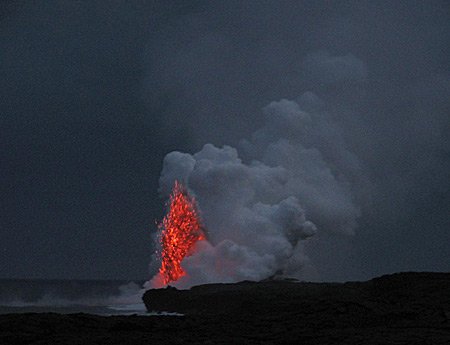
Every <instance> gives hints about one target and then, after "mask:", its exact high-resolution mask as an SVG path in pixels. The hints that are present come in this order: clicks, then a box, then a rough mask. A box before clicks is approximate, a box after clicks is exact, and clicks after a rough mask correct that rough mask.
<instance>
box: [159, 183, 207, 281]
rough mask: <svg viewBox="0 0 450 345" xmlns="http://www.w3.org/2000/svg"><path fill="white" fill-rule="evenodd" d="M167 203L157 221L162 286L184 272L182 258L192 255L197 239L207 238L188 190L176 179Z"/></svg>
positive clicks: (184, 273) (176, 278)
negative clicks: (160, 218) (164, 212)
mask: <svg viewBox="0 0 450 345" xmlns="http://www.w3.org/2000/svg"><path fill="white" fill-rule="evenodd" d="M168 204H169V209H168V213H167V214H166V216H165V217H164V219H163V221H162V223H161V224H159V229H160V234H159V240H160V243H161V251H160V252H159V253H158V257H159V259H160V262H161V267H160V268H159V273H160V276H161V277H162V279H163V281H164V285H166V284H168V283H170V282H173V281H177V280H178V279H180V278H181V277H182V276H184V275H186V272H184V270H183V269H182V268H181V261H182V260H183V259H184V258H185V257H186V256H189V255H192V254H193V250H194V245H195V243H196V242H197V241H202V240H206V234H205V230H204V228H203V226H202V225H201V222H200V216H199V214H198V211H197V207H196V204H195V201H194V199H193V198H192V197H191V196H190V195H189V192H188V190H187V189H186V188H185V187H184V186H182V185H181V184H179V183H178V182H177V181H175V188H174V189H173V192H172V195H171V196H170V200H169V203H168Z"/></svg>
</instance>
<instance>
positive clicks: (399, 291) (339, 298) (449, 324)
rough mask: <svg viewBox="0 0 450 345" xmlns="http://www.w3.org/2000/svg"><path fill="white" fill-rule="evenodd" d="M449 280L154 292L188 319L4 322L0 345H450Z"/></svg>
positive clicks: (154, 303)
mask: <svg viewBox="0 0 450 345" xmlns="http://www.w3.org/2000/svg"><path fill="white" fill-rule="evenodd" d="M449 291H450V274H445V273H401V274H394V275H390V276H383V277H380V278H376V279H373V280H371V281H368V282H362V283H360V282H353V283H345V284H327V283H324V284H315V283H295V282H290V281H272V282H259V283H254V282H253V283H252V282H242V283H238V284H214V285H204V286H198V287H194V288H192V289H191V290H187V291H178V290H175V289H161V290H151V291H148V292H147V293H146V294H145V296H144V301H145V302H146V305H147V307H148V308H149V309H151V310H152V309H156V310H160V311H162V310H168V311H176V312H179V313H183V314H184V316H150V317H149V316H110V317H105V316H97V315H89V314H69V315H62V314H55V313H40V314H37V313H29V314H5V315H0V344H8V345H10V344H18V345H19V344H83V345H85V344H105V345H106V344H107V345H114V344H121V345H122V344H133V345H138V344H145V345H148V344H151V345H155V344H226V345H232V344H236V345H241V344H309V345H323V344H326V345H333V344H336V345H344V344H354V345H361V344H364V345H375V344H376V345H380V344H383V345H386V344H396V345H399V344H407V345H411V344H430V345H437V344H442V345H444V344H446V345H448V344H450V293H449Z"/></svg>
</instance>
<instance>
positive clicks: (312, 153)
mask: <svg viewBox="0 0 450 345" xmlns="http://www.w3.org/2000/svg"><path fill="white" fill-rule="evenodd" d="M263 114H264V117H265V123H264V125H263V126H262V127H261V128H259V129H258V130H256V131H255V132H254V133H253V135H252V137H251V138H250V139H249V140H242V141H241V142H240V145H239V148H237V149H236V148H233V147H230V146H223V147H222V148H219V147H215V146H214V145H212V144H206V145H204V147H203V148H202V150H201V151H199V152H197V153H195V154H193V155H192V154H189V153H181V152H177V151H175V152H171V153H169V154H167V155H166V157H165V158H164V164H163V169H162V173H161V177H160V193H161V195H162V196H163V197H164V198H167V197H168V195H169V194H170V192H171V191H172V189H173V186H174V183H175V181H176V180H177V181H180V182H181V183H183V184H184V185H186V186H187V187H188V188H189V190H190V191H191V192H192V194H193V196H194V197H195V199H196V201H197V202H198V205H199V208H200V211H201V215H202V218H203V223H204V225H205V227H206V228H207V230H208V231H209V242H205V241H202V242H199V244H198V248H197V250H196V251H195V253H194V254H193V255H192V256H189V257H186V258H185V259H184V260H183V262H182V267H183V269H184V270H185V271H186V273H187V275H186V276H184V277H182V278H181V279H180V280H179V281H177V282H175V283H172V284H171V285H174V286H178V287H182V288H183V287H189V286H192V285H197V284H204V283H213V282H236V281H241V280H245V279H249V280H261V279H265V278H268V277H270V276H272V275H274V274H280V273H282V274H283V275H284V276H290V277H296V278H300V279H308V275H310V274H311V272H312V271H313V270H314V263H313V262H311V260H310V259H309V258H308V256H307V254H306V253H305V250H304V244H305V243H306V241H307V240H308V238H310V237H313V236H315V235H316V233H318V232H320V233H321V234H322V235H323V236H324V237H325V238H329V237H333V236H348V235H353V234H354V231H355V227H356V225H357V219H358V217H359V216H360V206H359V205H360V203H361V200H362V199H363V195H362V193H363V192H362V191H363V190H364V188H363V187H364V186H363V185H364V181H365V180H364V177H363V174H362V172H361V166H360V163H359V161H358V159H357V157H356V156H355V155H353V154H352V153H351V152H349V151H347V150H346V148H345V144H344V141H343V139H342V136H341V133H340V128H339V126H338V125H337V124H335V123H333V121H332V119H331V117H330V116H329V114H328V113H327V111H326V107H325V105H324V103H323V102H322V101H321V100H320V99H319V98H318V97H317V96H316V95H314V94H313V93H311V92H307V93H305V94H303V95H302V96H301V97H299V98H298V99H297V100H286V99H282V100H281V101H276V102H272V103H270V104H268V105H267V106H265V107H264V108H263Z"/></svg>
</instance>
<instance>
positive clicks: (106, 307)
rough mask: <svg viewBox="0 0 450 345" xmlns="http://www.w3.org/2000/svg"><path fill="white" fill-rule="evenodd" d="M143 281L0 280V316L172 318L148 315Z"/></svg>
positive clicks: (154, 313)
mask: <svg viewBox="0 0 450 345" xmlns="http://www.w3.org/2000/svg"><path fill="white" fill-rule="evenodd" d="M143 284H144V281H123V280H39V279H0V314H8V313H46V312H54V313H61V314H71V313H89V314H96V315H102V316H110V315H146V316H147V315H176V314H175V313H159V312H158V313H156V312H152V313H148V312H147V310H146V308H145V305H144V303H143V302H142V295H143V293H144V291H145V290H144V288H143Z"/></svg>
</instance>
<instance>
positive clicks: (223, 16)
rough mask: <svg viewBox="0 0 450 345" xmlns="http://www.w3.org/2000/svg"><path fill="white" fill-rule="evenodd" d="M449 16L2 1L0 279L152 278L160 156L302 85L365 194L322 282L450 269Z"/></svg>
mask: <svg viewBox="0 0 450 345" xmlns="http://www.w3.org/2000/svg"><path fill="white" fill-rule="evenodd" d="M449 23H450V4H449V2H448V1H346V2H340V1H336V2H332V1H314V2H306V1H305V2H300V1H276V2H275V1H233V0H232V1H221V2H220V1H191V2H189V1H171V2H170V5H167V2H166V1H144V0H127V1H125V0H94V1H92V0H89V1H87V0H55V1H50V0H45V1H13V0H10V1H2V2H1V4H0V145H1V146H0V147H1V150H0V191H1V206H0V213H1V214H0V278H13V277H14V278H98V279H103V278H124V279H147V278H149V273H148V264H149V261H150V256H151V254H152V251H153V242H152V241H153V240H152V237H151V235H152V233H154V231H155V229H156V226H155V224H154V223H155V219H158V220H159V219H161V217H162V215H163V209H164V200H162V199H160V198H159V197H158V193H157V189H158V178H159V173H160V170H161V167H162V160H163V158H164V156H165V154H167V153H169V152H170V151H172V150H180V151H185V152H196V151H198V150H199V149H200V148H201V147H202V146H203V145H204V144H205V143H213V144H215V145H223V144H230V145H236V144H237V143H238V142H239V141H240V140H241V139H242V138H246V137H249V135H250V134H251V133H252V132H253V131H254V130H255V129H256V128H257V127H258V126H259V125H260V124H261V122H262V118H263V117H262V112H261V108H262V107H263V106H265V105H267V104H268V103H270V102H271V101H274V100H276V101H278V100H280V99H282V98H286V99H295V98H297V97H298V96H300V95H301V94H302V93H304V92H306V91H312V92H314V93H315V94H316V95H318V96H319V97H320V98H321V99H323V100H324V102H325V103H326V104H327V107H328V110H329V111H330V114H331V115H332V116H333V120H334V121H336V123H338V124H339V126H341V128H342V132H343V136H344V138H345V141H346V143H347V145H348V149H349V150H350V151H351V152H353V153H354V154H355V155H356V156H357V157H358V158H359V160H360V161H361V162H362V164H363V166H364V170H365V175H366V176H367V178H368V180H369V181H370V186H371V188H370V189H371V192H370V199H371V200H370V201H367V203H366V206H365V207H364V209H363V214H362V216H361V218H360V219H359V227H358V228H357V230H356V235H355V236H354V237H353V238H352V239H351V240H350V243H349V246H351V247H352V250H351V251H348V253H351V254H346V256H345V257H342V258H340V259H339V260H337V264H336V266H335V267H333V268H332V269H328V270H324V271H323V272H322V274H323V279H325V280H332V279H367V278H370V277H373V276H375V275H380V274H384V273H391V272H395V271H404V270H414V271H416V270H432V271H450V207H449V205H450V114H449V109H450V72H449V71H450V59H449V57H450V24H449ZM313 259H314V260H315V261H316V262H317V264H318V265H320V262H321V260H322V259H321V258H320V257H319V258H313Z"/></svg>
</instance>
